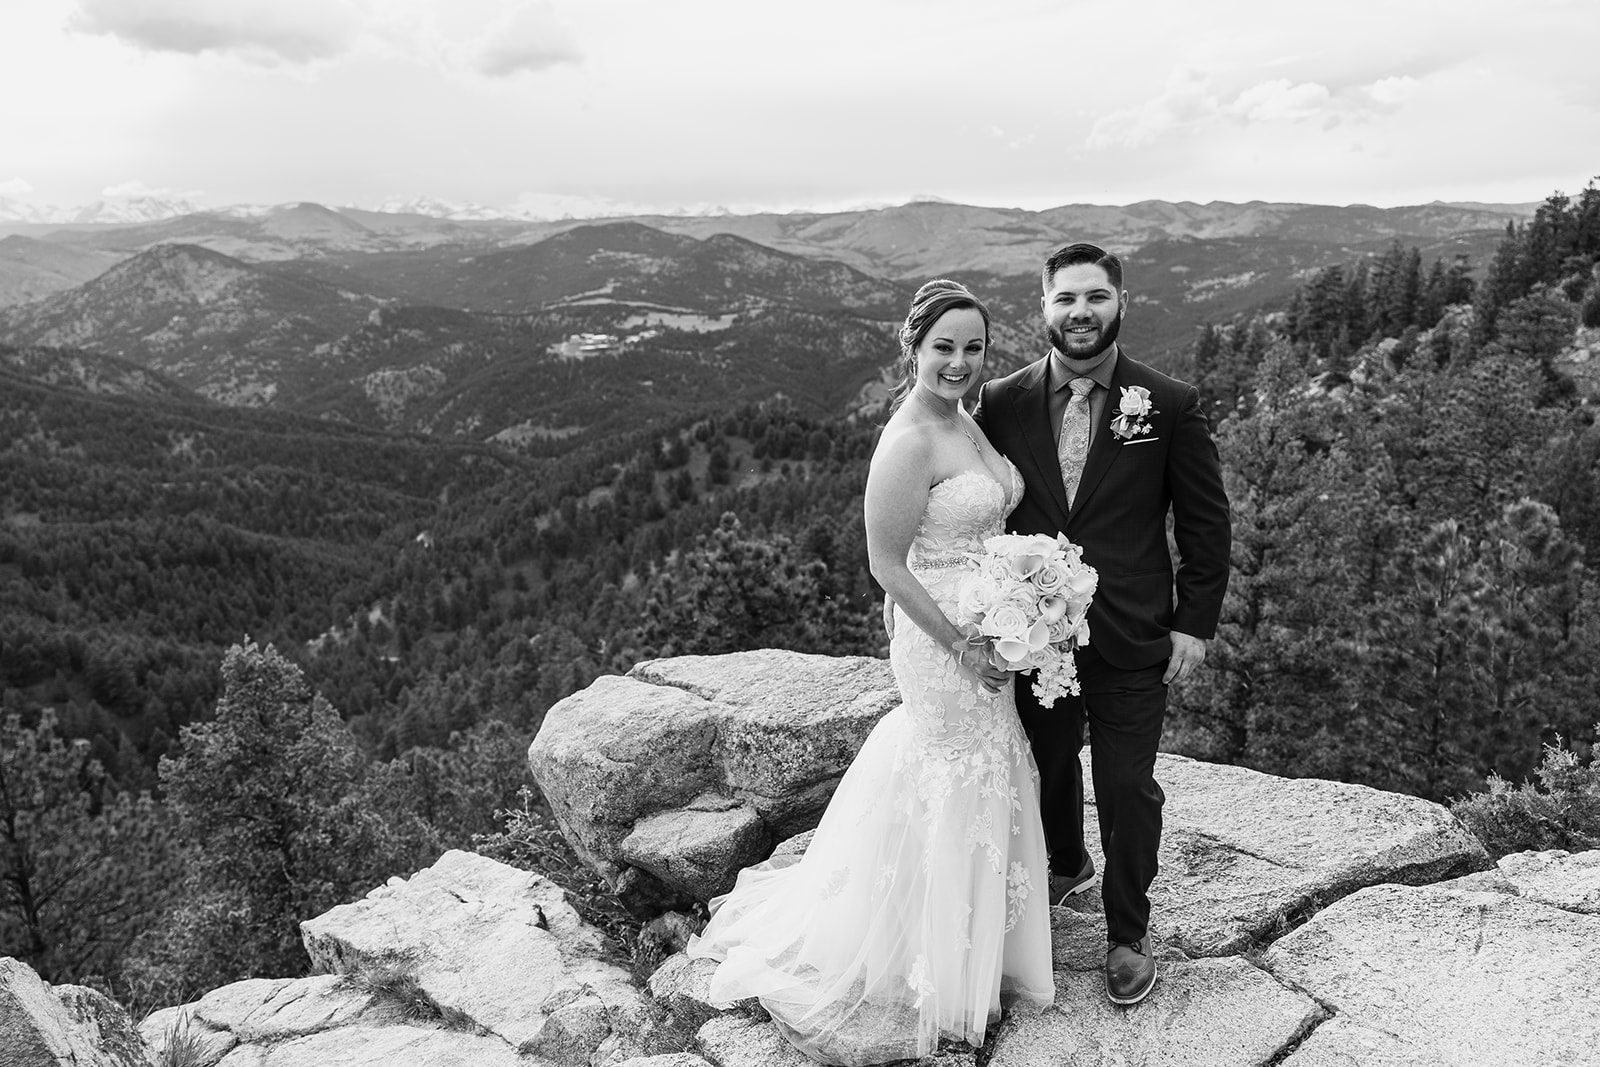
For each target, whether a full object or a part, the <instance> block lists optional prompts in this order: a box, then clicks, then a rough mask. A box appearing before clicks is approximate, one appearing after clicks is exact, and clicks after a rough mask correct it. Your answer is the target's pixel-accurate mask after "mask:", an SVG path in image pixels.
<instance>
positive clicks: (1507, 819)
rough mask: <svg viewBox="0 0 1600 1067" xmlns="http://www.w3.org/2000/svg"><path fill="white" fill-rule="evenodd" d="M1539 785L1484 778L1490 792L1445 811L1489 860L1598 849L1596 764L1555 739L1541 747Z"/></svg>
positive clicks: (1598, 778)
mask: <svg viewBox="0 0 1600 1067" xmlns="http://www.w3.org/2000/svg"><path fill="white" fill-rule="evenodd" d="M1537 775H1538V780H1537V781H1532V782H1524V783H1522V784H1521V785H1517V786H1514V785H1512V784H1511V783H1510V782H1507V781H1506V780H1505V779H1504V778H1501V777H1500V776H1499V775H1490V776H1489V791H1488V792H1487V793H1473V794H1472V795H1470V796H1466V797H1462V798H1461V799H1460V800H1457V801H1455V802H1454V803H1453V804H1451V806H1450V810H1451V811H1452V812H1454V813H1455V816H1456V818H1458V819H1460V820H1461V821H1462V822H1463V823H1465V824H1466V826H1467V829H1469V830H1471V831H1472V832H1473V833H1474V834H1476V835H1477V836H1478V839H1479V840H1481V841H1482V842H1483V846H1484V848H1486V849H1488V850H1489V855H1490V856H1491V857H1492V858H1494V859H1499V858H1500V857H1501V856H1504V855H1507V854H1508V853H1511V852H1522V851H1526V850H1529V849H1533V850H1543V849H1552V848H1560V849H1566V850H1567V851H1569V852H1582V851H1585V850H1587V849H1591V848H1600V764H1596V763H1595V761H1594V759H1593V758H1592V756H1591V758H1590V759H1589V760H1588V761H1585V760H1583V759H1581V758H1580V757H1579V755H1578V753H1576V752H1574V751H1573V750H1572V749H1570V748H1568V747H1566V745H1565V744H1564V743H1562V741H1561V739H1560V738H1557V739H1556V743H1555V744H1553V745H1546V746H1545V750H1544V761H1543V762H1542V763H1541V764H1540V765H1539V769H1538V771H1537Z"/></svg>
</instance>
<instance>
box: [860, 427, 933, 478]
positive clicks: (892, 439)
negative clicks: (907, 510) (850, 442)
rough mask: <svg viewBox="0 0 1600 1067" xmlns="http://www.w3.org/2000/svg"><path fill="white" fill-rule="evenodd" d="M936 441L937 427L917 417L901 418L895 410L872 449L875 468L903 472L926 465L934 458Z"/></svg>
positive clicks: (873, 466) (902, 473)
mask: <svg viewBox="0 0 1600 1067" xmlns="http://www.w3.org/2000/svg"><path fill="white" fill-rule="evenodd" d="M937 442H938V427H936V426H931V425H929V424H928V423H925V422H922V421H919V420H917V419H912V418H900V413H899V412H896V413H895V415H894V416H893V417H891V418H890V419H889V421H888V422H887V423H885V424H884V427H883V433H881V434H880V435H879V436H878V443H877V445H876V446H874V448H873V450H872V464H871V465H872V468H873V469H874V470H882V469H885V468H890V469H893V470H895V471H896V472H897V473H898V474H901V475H904V474H907V473H909V472H910V471H912V470H918V469H921V468H925V467H927V466H928V465H929V464H930V463H931V462H932V460H933V453H934V447H935V445H936V444H937Z"/></svg>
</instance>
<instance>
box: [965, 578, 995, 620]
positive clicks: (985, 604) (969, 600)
mask: <svg viewBox="0 0 1600 1067" xmlns="http://www.w3.org/2000/svg"><path fill="white" fill-rule="evenodd" d="M995 599H996V596H995V587H994V585H993V583H991V582H987V581H985V580H984V579H983V578H982V577H981V576H979V575H973V576H970V577H968V578H967V580H966V581H964V582H962V583H961V594H960V598H959V599H958V600H957V602H956V606H957V609H958V610H959V611H960V612H961V614H962V615H964V616H966V617H968V618H972V619H981V618H983V616H984V614H985V613H986V612H988V610H989V609H990V608H992V607H994V603H995Z"/></svg>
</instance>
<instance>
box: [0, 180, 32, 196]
mask: <svg viewBox="0 0 1600 1067" xmlns="http://www.w3.org/2000/svg"><path fill="white" fill-rule="evenodd" d="M31 192H33V183H31V182H29V181H28V180H27V179H26V178H9V179H7V180H6V181H3V182H0V196H27V195H28V194H29V193H31Z"/></svg>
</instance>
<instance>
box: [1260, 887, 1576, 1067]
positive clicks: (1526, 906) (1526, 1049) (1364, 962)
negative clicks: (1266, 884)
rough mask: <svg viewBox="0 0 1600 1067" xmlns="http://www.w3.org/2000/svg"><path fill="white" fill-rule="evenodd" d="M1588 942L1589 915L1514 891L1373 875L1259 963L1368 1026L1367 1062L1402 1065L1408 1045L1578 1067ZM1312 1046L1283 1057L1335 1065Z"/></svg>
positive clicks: (1475, 1059)
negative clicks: (1399, 881)
mask: <svg viewBox="0 0 1600 1067" xmlns="http://www.w3.org/2000/svg"><path fill="white" fill-rule="evenodd" d="M1583 873H1584V872H1582V871H1581V870H1580V872H1579V875H1580V877H1581V875H1582V874H1583ZM1596 945H1600V915H1595V914H1590V913H1586V912H1582V911H1570V910H1566V909H1564V908H1560V907H1554V906H1551V905H1549V904H1542V903H1538V902H1536V901H1534V900H1529V899H1525V898H1524V897H1522V896H1519V895H1517V894H1516V893H1515V892H1504V891H1495V890H1489V889H1473V888H1469V887H1463V886H1460V885H1452V884H1445V885H1433V886H1402V885H1381V886H1373V887H1372V888H1370V889H1363V890H1361V891H1360V892H1357V893H1354V894H1352V895H1351V896H1348V897H1345V898H1344V899H1342V900H1340V901H1339V902H1337V903H1335V904H1333V905H1331V906H1330V907H1328V908H1326V909H1324V910H1323V911H1321V912H1319V913H1318V914H1317V915H1316V916H1315V917H1313V918H1312V919H1311V920H1310V921H1309V922H1307V923H1306V924H1305V925H1304V926H1301V927H1300V928H1299V929H1298V930H1295V931H1294V932H1293V933H1290V934H1288V935H1287V936H1285V937H1284V938H1282V939H1281V940H1279V941H1278V942H1277V943H1276V944H1274V945H1273V946H1272V947H1271V948H1270V949H1269V950H1268V951H1267V952H1266V953H1265V954H1264V955H1263V957H1262V963H1263V966H1265V967H1266V968H1267V969H1268V970H1270V971H1271V972H1272V973H1273V974H1274V975H1276V976H1277V977H1278V978H1279V979H1281V980H1283V981H1285V982H1288V983H1292V984H1293V985H1294V986H1296V987H1297V988H1299V989H1303V990H1305V991H1306V992H1307V993H1308V994H1310V995H1311V996H1313V997H1315V998H1316V999H1317V1000H1318V1001H1320V1002H1321V1003H1323V1004H1325V1005H1327V1007H1328V1008H1329V1009H1330V1010H1331V1011H1332V1012H1333V1013H1334V1014H1335V1015H1336V1016H1337V1017H1338V1018H1339V1019H1340V1020H1341V1021H1343V1022H1344V1023H1345V1024H1347V1025H1354V1026H1356V1027H1359V1028H1360V1030H1359V1032H1361V1033H1363V1034H1367V1035H1379V1036H1373V1037H1371V1041H1372V1042H1373V1043H1374V1045H1375V1048H1374V1053H1375V1054H1374V1058H1373V1062H1378V1063H1383V1062H1413V1061H1412V1060H1406V1059H1404V1058H1403V1057H1404V1055H1405V1054H1406V1053H1408V1052H1409V1051H1412V1050H1417V1051H1422V1052H1425V1053H1426V1057H1422V1056H1419V1057H1417V1059H1416V1062H1435V1061H1437V1062H1442V1063H1449V1064H1458V1063H1460V1064H1467V1063H1470V1064H1479V1063H1481V1064H1491V1063H1538V1064H1551V1065H1555V1064H1563V1065H1566V1064H1570V1065H1573V1067H1577V1065H1578V1064H1592V1063H1594V1062H1595V1050H1596V1049H1600V952H1597V951H1596V949H1595V946H1596ZM1314 1036H1315V1035H1314ZM1307 1045H1308V1046H1311V1043H1310V1042H1307ZM1320 1047H1321V1046H1320V1044H1319V1045H1314V1046H1311V1047H1309V1048H1306V1047H1305V1046H1303V1047H1302V1049H1301V1050H1300V1051H1304V1052H1305V1057H1304V1058H1303V1059H1299V1058H1297V1057H1299V1056H1300V1051H1297V1052H1296V1054H1295V1056H1294V1057H1290V1058H1289V1059H1288V1060H1286V1061H1285V1063H1286V1064H1292V1065H1293V1067H1301V1064H1306V1065H1315V1064H1321V1063H1325V1062H1339V1061H1337V1060H1328V1059H1325V1058H1323V1056H1322V1054H1321V1051H1320ZM1362 1062H1366V1061H1362Z"/></svg>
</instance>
